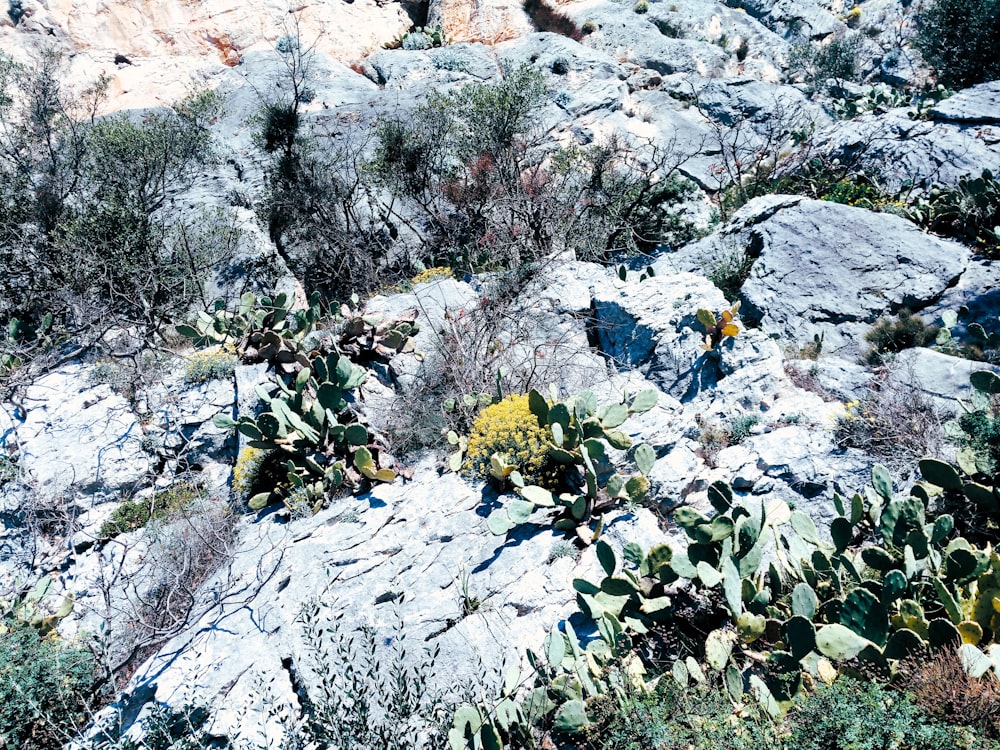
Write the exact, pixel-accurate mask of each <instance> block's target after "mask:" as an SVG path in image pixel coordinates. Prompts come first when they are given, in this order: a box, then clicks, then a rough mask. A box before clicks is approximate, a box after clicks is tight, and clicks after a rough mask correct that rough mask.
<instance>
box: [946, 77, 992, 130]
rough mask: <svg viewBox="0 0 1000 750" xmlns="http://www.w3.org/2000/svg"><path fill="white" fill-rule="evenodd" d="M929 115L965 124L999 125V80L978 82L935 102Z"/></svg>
mask: <svg viewBox="0 0 1000 750" xmlns="http://www.w3.org/2000/svg"><path fill="white" fill-rule="evenodd" d="M930 114H931V117H933V118H934V119H936V120H944V121H946V122H957V123H962V124H966V125H1000V81H992V82H990V83H980V84H978V85H976V86H973V87H972V88H968V89H964V90H963V91H959V92H958V93H957V94H955V95H954V96H950V97H948V98H947V99H945V100H944V101H942V102H940V103H939V104H936V105H935V106H934V107H933V108H932V109H931V111H930Z"/></svg>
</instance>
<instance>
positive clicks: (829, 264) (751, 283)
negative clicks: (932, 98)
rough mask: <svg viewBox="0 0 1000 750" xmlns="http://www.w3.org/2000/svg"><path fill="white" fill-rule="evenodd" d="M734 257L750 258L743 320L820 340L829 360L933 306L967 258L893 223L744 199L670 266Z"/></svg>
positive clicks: (788, 202)
mask: <svg viewBox="0 0 1000 750" xmlns="http://www.w3.org/2000/svg"><path fill="white" fill-rule="evenodd" d="M733 253H737V254H739V253H745V254H747V255H748V256H750V257H751V258H752V259H754V261H753V267H752V269H751V271H750V276H749V278H748V279H747V281H746V283H745V284H744V285H743V288H742V292H741V296H742V298H743V300H744V308H743V315H744V317H747V318H749V319H750V320H752V321H754V322H756V323H759V325H760V327H761V329H762V330H763V331H764V332H766V333H768V334H771V335H774V336H776V337H779V338H780V339H781V340H783V341H785V342H788V343H789V344H792V345H795V346H799V347H800V346H803V345H805V344H808V343H810V342H812V341H813V340H814V336H816V335H821V336H823V337H824V350H825V351H827V352H830V351H840V352H852V351H853V352H857V351H858V350H859V348H860V346H861V345H862V344H863V336H864V333H865V332H866V331H867V330H868V328H870V326H871V324H872V323H874V322H875V321H876V320H877V319H878V318H879V317H881V316H884V315H888V314H893V313H895V312H897V311H899V310H902V309H904V308H906V309H910V310H912V311H919V310H921V309H923V308H925V307H927V306H929V305H930V304H932V303H934V302H935V301H936V300H937V299H938V298H939V297H941V295H942V294H943V293H944V292H945V291H946V290H947V289H948V288H949V287H950V286H952V285H953V284H954V283H955V282H956V281H957V279H958V278H959V277H960V276H961V274H962V272H963V271H964V270H965V268H966V266H967V264H968V262H969V258H970V251H969V249H968V248H967V247H965V246H963V245H960V244H958V243H955V242H949V241H946V240H942V239H938V238H936V237H932V236H930V235H927V234H925V233H923V232H921V231H920V230H919V229H918V228H917V227H916V226H914V225H913V224H912V223H910V222H908V221H906V220H905V219H902V218H900V217H898V216H893V215H891V214H884V213H873V212H870V211H866V210H864V209H861V208H854V207H851V206H845V205H841V204H838V203H831V202H828V201H816V200H808V199H805V198H801V197H794V196H780V195H774V196H766V197H763V198H758V199H756V200H753V201H751V202H750V203H748V204H747V205H746V206H744V207H743V208H742V209H741V210H740V211H738V212H737V214H736V215H735V216H734V217H733V219H732V220H731V221H730V222H729V224H727V225H726V226H725V227H723V228H722V229H721V230H720V231H718V232H717V233H715V234H714V235H712V236H710V237H707V238H705V239H704V240H701V241H699V242H697V243H694V245H691V246H689V247H688V248H686V249H685V250H684V252H683V253H682V254H680V255H679V256H678V257H677V259H676V262H677V263H680V264H682V265H683V264H684V263H687V264H689V265H690V264H692V263H694V262H696V261H697V262H698V263H707V264H709V265H711V263H712V262H713V259H719V260H721V259H723V258H724V257H726V256H728V255H731V254H733ZM671 260H672V259H671V258H670V257H669V256H668V257H667V258H665V259H664V261H663V263H664V264H669V263H670V261H671Z"/></svg>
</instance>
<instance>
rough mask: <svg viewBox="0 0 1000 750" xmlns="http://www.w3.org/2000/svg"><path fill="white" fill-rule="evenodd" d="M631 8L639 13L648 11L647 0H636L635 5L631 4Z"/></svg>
mask: <svg viewBox="0 0 1000 750" xmlns="http://www.w3.org/2000/svg"><path fill="white" fill-rule="evenodd" d="M632 10H634V11H635V12H636V13H638V14H640V15H642V14H643V13H649V0H636V3H635V5H633V6H632Z"/></svg>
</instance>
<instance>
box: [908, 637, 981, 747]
mask: <svg viewBox="0 0 1000 750" xmlns="http://www.w3.org/2000/svg"><path fill="white" fill-rule="evenodd" d="M904 674H905V678H904V683H903V684H904V687H905V688H906V690H908V691H909V692H910V693H912V695H913V698H914V700H915V701H916V703H917V705H919V706H920V707H921V708H922V709H923V710H924V712H925V713H926V714H927V715H928V716H932V717H933V718H935V719H937V720H939V721H941V722H945V723H947V724H953V725H958V726H966V727H973V728H975V729H977V730H980V731H981V732H982V733H983V734H984V735H985V736H987V737H989V738H991V739H1000V680H998V679H997V677H996V675H995V674H994V673H993V671H992V670H990V671H989V672H987V673H986V674H985V675H984V676H983V677H978V678H977V677H972V676H971V675H969V674H968V673H966V671H965V669H964V668H963V667H962V658H961V656H960V654H959V652H958V650H957V649H945V650H940V651H936V652H934V653H933V654H932V655H931V656H930V658H929V659H919V660H918V659H913V660H910V661H907V662H906V663H905V670H904Z"/></svg>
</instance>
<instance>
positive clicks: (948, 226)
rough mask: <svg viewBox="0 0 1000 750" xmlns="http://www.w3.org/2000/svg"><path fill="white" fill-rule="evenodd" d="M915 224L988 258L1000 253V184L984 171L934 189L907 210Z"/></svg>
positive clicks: (934, 186) (915, 201) (912, 203)
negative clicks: (948, 236)
mask: <svg viewBox="0 0 1000 750" xmlns="http://www.w3.org/2000/svg"><path fill="white" fill-rule="evenodd" d="M905 213H906V216H907V218H908V219H910V220H911V221H913V222H915V223H916V224H919V225H920V226H922V227H926V228H928V229H930V230H932V231H936V232H942V233H945V234H953V235H956V236H958V237H959V238H960V239H962V240H964V241H966V242H968V243H970V244H975V245H977V246H978V247H979V248H980V249H982V250H983V251H985V252H986V253H988V254H996V253H997V252H1000V180H998V179H996V178H995V177H994V176H993V173H992V172H990V171H989V170H988V169H984V170H983V172H982V174H981V175H980V176H979V177H973V176H972V175H963V176H962V177H959V178H958V183H957V184H956V185H940V184H935V185H932V186H931V188H930V189H929V190H927V191H926V192H925V193H922V194H919V195H918V196H917V197H916V198H915V199H914V200H913V201H912V202H911V203H910V205H909V206H907V208H906V211H905Z"/></svg>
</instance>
